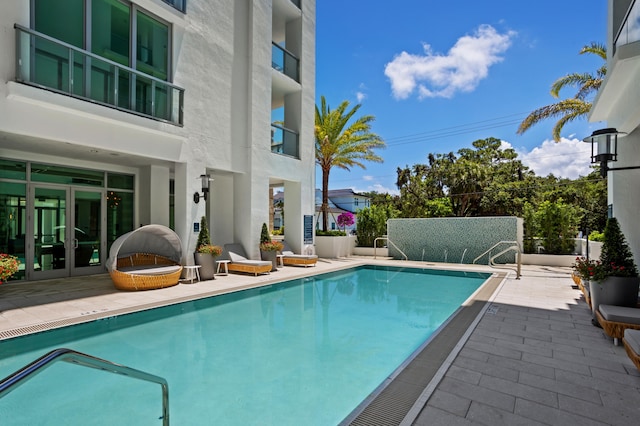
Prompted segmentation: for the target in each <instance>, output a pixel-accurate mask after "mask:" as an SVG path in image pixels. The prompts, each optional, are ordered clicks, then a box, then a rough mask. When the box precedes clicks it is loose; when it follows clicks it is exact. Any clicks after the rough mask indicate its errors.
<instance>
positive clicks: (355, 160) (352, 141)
mask: <svg viewBox="0 0 640 426" xmlns="http://www.w3.org/2000/svg"><path fill="white" fill-rule="evenodd" d="M360 106H361V104H357V105H356V106H354V107H353V108H351V109H350V110H348V111H347V109H348V108H349V101H342V103H341V104H340V105H338V108H336V109H334V110H331V109H330V108H329V106H328V105H327V102H326V100H325V98H324V96H322V97H321V98H320V107H318V105H316V125H315V138H316V164H318V165H319V166H320V168H321V169H322V207H321V210H322V230H323V231H326V230H327V214H328V210H329V197H328V192H327V191H328V190H329V172H330V171H331V168H332V167H338V168H341V169H344V170H350V169H351V167H353V166H360V167H362V168H363V169H364V168H366V167H365V166H364V164H363V163H362V161H364V160H366V161H375V162H377V163H381V162H382V161H383V160H382V157H380V156H378V155H376V154H375V153H374V152H373V150H374V149H375V148H384V147H385V143H384V141H383V140H382V139H381V138H380V136H378V135H376V134H375V133H372V132H371V123H372V122H373V121H374V120H375V117H374V116H372V115H365V116H362V117H360V118H357V119H355V120H354V121H353V122H352V123H351V124H349V121H350V120H351V118H352V117H353V116H354V115H355V113H356V112H358V110H359V109H360Z"/></svg>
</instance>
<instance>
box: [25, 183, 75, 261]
mask: <svg viewBox="0 0 640 426" xmlns="http://www.w3.org/2000/svg"><path fill="white" fill-rule="evenodd" d="M66 197H67V194H66V191H65V190H64V189H49V188H36V189H35V200H34V205H33V208H34V215H33V217H34V223H33V239H34V248H35V256H34V259H33V269H34V270H35V271H50V270H53V269H64V268H65V266H66V259H65V257H66V248H65V226H66V204H67V198H66Z"/></svg>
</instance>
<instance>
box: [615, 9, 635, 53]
mask: <svg viewBox="0 0 640 426" xmlns="http://www.w3.org/2000/svg"><path fill="white" fill-rule="evenodd" d="M636 41H640V2H637V1H634V2H633V4H632V5H631V7H630V8H629V12H628V13H627V16H626V18H625V20H624V23H623V24H622V27H621V28H620V32H619V33H618V36H617V37H616V41H615V43H614V47H615V49H614V52H613V53H614V54H615V50H617V48H618V47H620V46H624V45H625V44H630V43H633V42H636Z"/></svg>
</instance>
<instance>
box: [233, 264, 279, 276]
mask: <svg viewBox="0 0 640 426" xmlns="http://www.w3.org/2000/svg"><path fill="white" fill-rule="evenodd" d="M227 266H228V267H229V272H245V273H247V274H254V275H255V276H256V277H257V276H258V274H268V273H269V272H271V269H272V268H273V266H272V263H271V262H270V263H269V264H268V265H259V264H254V263H249V262H246V263H245V262H231V263H229V264H228V265H227Z"/></svg>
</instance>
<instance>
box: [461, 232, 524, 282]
mask: <svg viewBox="0 0 640 426" xmlns="http://www.w3.org/2000/svg"><path fill="white" fill-rule="evenodd" d="M504 244H509V246H508V247H507V248H505V249H504V250H501V251H499V252H498V253H497V254H494V255H493V256H491V251H492V250H493V249H494V248H496V247H498V246H500V245H504ZM510 251H514V252H516V269H515V271H516V279H517V280H519V279H520V276H521V273H520V271H521V270H522V250H521V249H520V243H518V242H517V241H498V242H497V243H495V244H494V245H492V246H491V247H490V248H489V249H487V250H485V251H484V252H483V253H482V254H481V255H480V256H478V257H476V258H475V259H473V263H474V264H475V263H476V262H477V261H478V260H480V259H481V258H482V257H483V256H485V255H486V254H489V256H490V257H489V262H488V264H489V265H490V266H493V267H496V268H497V267H498V266H497V265H496V264H495V263H494V262H493V261H494V260H496V258H498V257H500V256H502V255H503V254H505V253H508V252H510Z"/></svg>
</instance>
